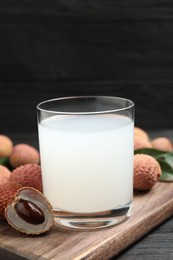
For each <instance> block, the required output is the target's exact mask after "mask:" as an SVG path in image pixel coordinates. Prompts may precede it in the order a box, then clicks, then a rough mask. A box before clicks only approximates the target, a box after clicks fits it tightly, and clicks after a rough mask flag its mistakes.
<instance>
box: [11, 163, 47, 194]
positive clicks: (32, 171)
mask: <svg viewBox="0 0 173 260" xmlns="http://www.w3.org/2000/svg"><path fill="white" fill-rule="evenodd" d="M9 180H10V181H14V182H16V183H19V184H20V185H21V186H22V187H24V186H28V187H33V188H35V189H37V190H39V191H41V192H42V191H43V187H42V176H41V167H40V165H38V164H25V165H22V166H19V167H17V168H16V169H14V170H13V171H12V173H11V175H10V178H9Z"/></svg>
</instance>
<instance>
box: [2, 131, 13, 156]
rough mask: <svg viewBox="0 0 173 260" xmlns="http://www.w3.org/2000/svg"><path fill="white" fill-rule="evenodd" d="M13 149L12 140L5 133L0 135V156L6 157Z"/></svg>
mask: <svg viewBox="0 0 173 260" xmlns="http://www.w3.org/2000/svg"><path fill="white" fill-rule="evenodd" d="M12 149H13V142H12V140H11V139H10V138H9V137H8V136H6V135H0V158H1V157H8V156H9V155H10V154H11V152H12Z"/></svg>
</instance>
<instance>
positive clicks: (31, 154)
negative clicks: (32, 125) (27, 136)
mask: <svg viewBox="0 0 173 260" xmlns="http://www.w3.org/2000/svg"><path fill="white" fill-rule="evenodd" d="M39 161H40V155H39V152H38V150H37V149H35V148H34V147H33V146H31V145H28V144H16V145H15V146H14V147H13V150H12V153H11V155H10V157H9V162H10V164H11V166H12V167H13V168H16V167H18V166H21V165H24V164H28V163H33V164H39Z"/></svg>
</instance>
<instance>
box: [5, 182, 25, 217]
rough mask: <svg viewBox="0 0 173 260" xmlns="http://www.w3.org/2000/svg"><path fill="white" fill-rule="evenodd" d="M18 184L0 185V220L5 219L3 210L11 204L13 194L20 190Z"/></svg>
mask: <svg viewBox="0 0 173 260" xmlns="http://www.w3.org/2000/svg"><path fill="white" fill-rule="evenodd" d="M20 187H21V186H20V184H18V183H15V182H7V183H5V184H3V185H0V218H1V219H5V208H6V207H7V206H8V204H9V203H11V201H12V199H13V198H14V195H15V193H16V192H17V190H18V189H20Z"/></svg>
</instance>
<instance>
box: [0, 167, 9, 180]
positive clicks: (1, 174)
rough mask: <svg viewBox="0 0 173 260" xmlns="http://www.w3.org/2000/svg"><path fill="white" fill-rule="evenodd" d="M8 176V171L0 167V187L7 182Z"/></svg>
mask: <svg viewBox="0 0 173 260" xmlns="http://www.w3.org/2000/svg"><path fill="white" fill-rule="evenodd" d="M10 175H11V172H10V170H9V169H8V168H7V167H6V166H3V165H0V185H3V184H5V183H6V182H8V180H9V178H10Z"/></svg>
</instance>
